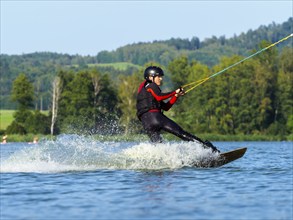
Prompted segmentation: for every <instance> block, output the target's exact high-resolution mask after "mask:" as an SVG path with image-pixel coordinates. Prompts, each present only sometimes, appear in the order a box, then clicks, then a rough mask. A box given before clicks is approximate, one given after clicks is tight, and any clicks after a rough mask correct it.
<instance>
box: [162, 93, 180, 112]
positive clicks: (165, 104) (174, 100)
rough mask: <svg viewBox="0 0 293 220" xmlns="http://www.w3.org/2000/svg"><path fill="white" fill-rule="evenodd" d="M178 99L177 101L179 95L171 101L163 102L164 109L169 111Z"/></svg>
mask: <svg viewBox="0 0 293 220" xmlns="http://www.w3.org/2000/svg"><path fill="white" fill-rule="evenodd" d="M176 101H177V97H176V96H173V97H172V98H171V99H170V101H169V102H167V103H165V102H161V106H162V109H163V110H165V111H168V110H169V109H170V108H171V107H172V106H173V105H174V103H175V102H176Z"/></svg>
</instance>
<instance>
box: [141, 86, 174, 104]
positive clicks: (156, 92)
mask: <svg viewBox="0 0 293 220" xmlns="http://www.w3.org/2000/svg"><path fill="white" fill-rule="evenodd" d="M147 91H148V92H150V93H151V94H152V96H153V97H154V98H155V99H156V100H157V101H158V102H160V101H163V100H165V99H168V98H171V97H172V96H174V95H175V94H176V91H173V92H168V93H163V92H161V89H160V88H159V87H158V86H157V85H156V84H154V83H151V84H150V86H149V87H148V88H147Z"/></svg>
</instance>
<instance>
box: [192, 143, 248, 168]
mask: <svg viewBox="0 0 293 220" xmlns="http://www.w3.org/2000/svg"><path fill="white" fill-rule="evenodd" d="M246 150H247V148H246V147H243V148H238V149H235V150H231V151H227V152H223V153H220V155H219V156H218V157H215V158H210V160H205V161H203V162H202V163H200V164H197V165H196V166H198V167H220V166H223V165H225V164H227V163H230V162H232V161H234V160H237V159H239V158H241V157H242V156H243V155H244V154H245V152H246Z"/></svg>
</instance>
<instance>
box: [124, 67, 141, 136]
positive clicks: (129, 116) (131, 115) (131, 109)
mask: <svg viewBox="0 0 293 220" xmlns="http://www.w3.org/2000/svg"><path fill="white" fill-rule="evenodd" d="M141 82H142V80H141V71H138V72H136V73H134V74H133V75H131V76H127V77H125V76H120V84H119V89H118V97H119V104H118V107H119V109H120V110H121V113H122V115H121V117H120V124H122V126H123V127H124V128H125V130H124V133H125V134H128V133H131V132H133V131H135V130H137V129H136V125H137V124H138V119H137V116H136V94H137V89H138V86H139V84H140V83H141Z"/></svg>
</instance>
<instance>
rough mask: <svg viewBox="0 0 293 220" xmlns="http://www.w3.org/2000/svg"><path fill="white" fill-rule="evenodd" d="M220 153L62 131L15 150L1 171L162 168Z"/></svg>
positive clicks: (193, 163) (196, 146)
mask: <svg viewBox="0 0 293 220" xmlns="http://www.w3.org/2000/svg"><path fill="white" fill-rule="evenodd" d="M218 156H219V155H218V154H214V153H212V152H211V150H210V149H203V148H202V147H201V146H200V145H199V144H196V143H191V142H172V143H161V144H156V145H154V144H151V143H148V142H142V143H137V142H99V141H96V140H93V139H91V138H85V137H82V136H78V135H62V136H59V137H58V138H57V140H56V141H43V142H40V143H39V144H38V145H35V146H33V147H32V146H30V147H27V148H24V149H22V150H19V151H16V152H14V153H13V154H12V155H10V156H9V157H8V158H7V159H5V160H4V161H2V162H1V172H40V173H55V172H69V171H92V170H99V169H131V170H161V169H180V168H182V167H191V166H200V164H203V163H207V162H208V161H210V160H212V159H216V158H217V157H218Z"/></svg>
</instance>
